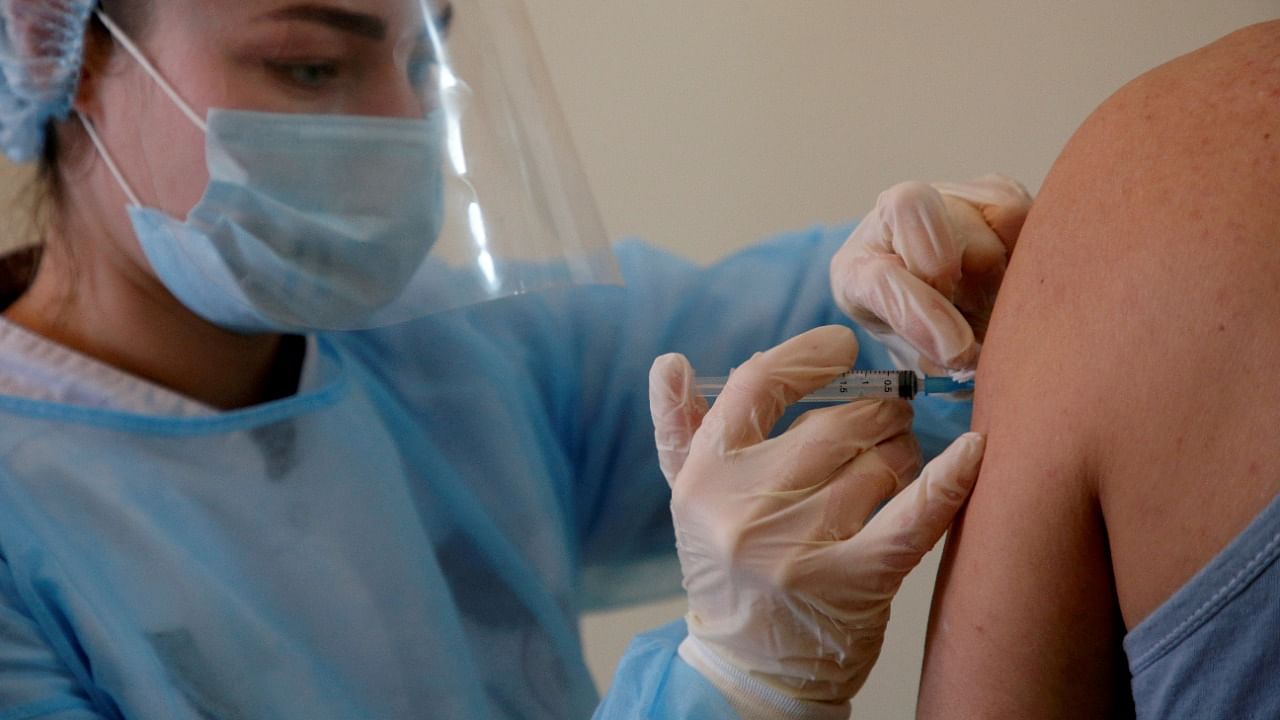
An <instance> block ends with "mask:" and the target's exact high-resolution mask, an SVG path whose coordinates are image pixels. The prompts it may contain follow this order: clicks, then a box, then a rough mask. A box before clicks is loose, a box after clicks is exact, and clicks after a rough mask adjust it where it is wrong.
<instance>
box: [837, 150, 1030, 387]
mask: <svg viewBox="0 0 1280 720" xmlns="http://www.w3.org/2000/svg"><path fill="white" fill-rule="evenodd" d="M1030 207H1031V196H1030V195H1029V194H1027V191H1026V190H1024V189H1023V188H1022V186H1021V185H1019V184H1018V183H1017V182H1015V181H1013V180H1011V179H1009V178H1006V177H1003V176H1001V175H985V176H983V177H980V178H976V179H974V180H969V181H967V182H960V183H934V184H932V185H927V184H925V183H920V182H905V183H901V184H898V185H895V186H893V187H891V188H889V189H888V190H885V191H884V192H883V193H881V194H880V197H879V198H877V199H876V206H875V209H873V210H872V211H871V212H870V213H869V214H868V215H867V216H866V217H865V218H863V220H862V222H861V223H860V224H859V225H858V227H857V229H855V230H854V231H853V234H852V235H850V236H849V239H848V240H847V241H846V242H845V244H844V246H843V247H842V248H841V249H840V250H839V251H838V252H837V253H836V255H835V257H834V258H833V259H832V261H831V289H832V291H833V293H834V294H835V300H836V304H837V305H839V306H840V309H842V310H844V312H845V313H846V314H848V315H849V317H851V318H853V319H854V320H855V321H856V322H858V324H860V325H862V326H863V327H865V328H866V329H867V330H869V331H871V332H872V333H873V334H874V335H875V336H876V338H877V339H878V340H880V341H882V342H883V343H884V344H885V346H886V347H888V348H889V350H890V351H891V352H892V353H893V354H894V355H895V359H896V360H897V361H898V362H899V363H900V364H901V365H902V366H903V367H904V368H909V369H914V370H917V371H920V372H924V373H925V374H927V375H938V374H945V373H946V371H956V370H972V369H973V368H975V367H977V364H978V352H979V350H980V347H981V342H982V339H983V336H984V335H985V334H986V331H987V322H988V321H989V320H990V318H991V309H992V307H993V306H994V305H995V299H996V291H997V290H999V289H1000V283H1001V281H1003V280H1004V271H1005V267H1006V265H1007V263H1008V259H1009V255H1010V254H1011V253H1012V252H1013V248H1014V245H1015V243H1016V242H1017V240H1018V233H1019V232H1021V230H1022V223H1023V221H1024V220H1026V217H1027V211H1028V210H1029V209H1030Z"/></svg>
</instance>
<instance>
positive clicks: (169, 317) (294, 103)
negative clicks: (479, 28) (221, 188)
mask: <svg viewBox="0 0 1280 720" xmlns="http://www.w3.org/2000/svg"><path fill="white" fill-rule="evenodd" d="M21 1H27V2H36V1H43V0H21ZM424 7H427V8H428V9H430V10H432V11H436V12H439V13H441V14H443V13H447V12H448V10H447V6H441V5H438V4H436V3H430V4H424V3H421V2H418V1H417V0H325V1H324V2H297V1H296V0H293V1H291V0H163V1H156V2H151V3H150V4H149V9H148V12H147V13H146V20H145V23H144V25H145V28H144V32H142V33H140V34H139V36H138V37H134V38H132V39H133V41H134V42H135V43H136V44H137V45H138V46H139V48H140V49H141V51H142V53H143V54H144V55H145V56H146V57H147V58H148V59H149V60H150V61H151V63H152V64H153V65H154V66H155V67H156V68H157V70H158V72H159V73H160V74H161V75H162V76H163V77H164V78H165V79H166V80H168V81H169V83H170V84H171V85H173V87H174V89H175V91H176V92H177V93H178V94H179V95H180V96H181V97H182V99H183V100H185V101H186V103H187V104H188V105H190V106H191V107H192V109H193V110H194V112H195V114H196V115H197V116H199V117H205V116H206V114H207V112H208V110H209V109H210V108H223V109H236V110H256V111H264V112H275V113H314V114H345V115H377V116H388V117H422V116H423V115H424V112H425V108H426V106H427V105H428V104H429V102H430V99H429V98H428V97H426V96H425V93H424V88H425V87H427V84H426V83H424V82H423V79H422V77H421V73H422V72H423V68H424V67H425V66H429V63H426V62H424V60H425V59H429V57H430V53H431V51H430V49H429V47H430V45H429V42H428V41H427V40H426V39H424V32H423V31H424V27H425V25H424V22H423V20H422V9H423V8H424ZM87 45H88V49H87V52H86V55H87V58H88V59H87V61H86V64H85V68H84V71H83V73H82V81H81V84H80V90H79V93H78V95H77V97H76V100H75V109H76V110H77V111H78V112H79V113H80V114H82V115H83V116H84V117H85V118H87V119H88V120H89V121H91V122H92V123H93V125H94V127H95V128H96V129H97V131H98V133H99V135H100V136H101V137H102V140H103V143H104V145H105V146H106V148H107V151H108V152H109V153H110V154H111V156H112V158H113V159H114V160H115V162H116V163H117V164H118V165H119V167H120V170H121V173H122V174H123V176H124V178H125V180H126V181H127V182H128V183H129V184H130V186H132V188H133V190H134V191H135V192H136V193H137V194H138V196H139V199H140V201H141V203H142V204H143V205H145V206H147V207H151V208H155V209H159V210H163V211H164V212H166V213H168V214H169V215H171V216H173V217H176V218H184V217H186V215H187V213H188V212H189V211H190V209H191V208H192V206H193V205H195V204H196V202H197V201H198V200H199V199H200V197H201V195H202V194H203V193H204V190H205V186H206V184H207V183H208V172H207V170H206V165H205V138H204V133H203V132H202V131H201V130H200V128H198V127H197V126H196V125H195V124H194V123H193V122H192V121H191V120H190V119H189V118H187V117H186V116H185V115H184V114H183V113H182V112H181V111H180V110H179V108H178V106H177V105H176V104H175V103H174V102H173V101H171V100H170V99H169V98H168V97H166V96H165V95H164V94H163V92H162V91H161V89H160V87H159V85H158V84H157V83H156V82H155V81H154V80H153V79H151V78H150V77H149V76H148V75H147V74H146V73H145V72H144V71H143V69H142V67H141V66H140V65H139V63H138V62H137V61H135V60H134V59H133V58H132V57H130V56H129V55H128V54H127V53H125V52H124V50H123V48H120V47H118V46H117V45H116V44H115V43H114V42H113V41H112V40H111V38H110V36H109V35H107V34H106V32H105V30H104V29H103V28H101V27H96V28H94V30H93V31H92V32H90V34H89V36H88V41H87ZM56 133H57V138H58V141H59V146H60V147H61V148H63V149H64V150H66V151H67V152H64V153H63V154H62V157H61V158H60V164H59V167H58V171H59V173H60V175H61V177H62V183H63V186H64V193H63V194H64V197H62V198H61V201H60V202H58V203H57V207H56V208H55V209H54V212H53V217H52V218H51V222H50V230H49V233H48V235H49V236H48V237H46V238H45V245H46V250H45V252H44V257H43V259H42V262H41V266H40V269H39V272H38V274H37V276H36V278H35V280H34V282H33V283H32V285H31V287H30V288H29V289H28V290H27V292H26V293H25V294H24V295H23V296H22V297H21V298H20V299H19V300H18V301H17V302H15V303H14V304H13V305H11V306H10V307H9V308H8V309H7V310H6V311H5V315H6V317H7V318H8V319H9V320H11V321H13V322H16V323H18V324H19V325H23V326H25V327H26V328H28V329H30V330H33V331H35V332H37V333H39V334H41V335H44V336H45V337H48V338H50V339H52V340H55V341H57V342H59V343H61V344H63V345H66V346H68V347H70V348H72V349H75V350H78V351H80V352H81V353H84V354H86V355H89V356H91V357H94V358H97V359H98V360H101V361H104V362H107V363H109V364H111V365H114V366H116V367H118V368H120V369H122V370H125V371H127V372H131V373H133V374H134V375H137V376H139V377H142V378H145V379H147V380H150V381H152V382H155V383H158V384H160V385H163V386H166V387H168V388H170V389H172V390H175V391H177V392H179V393H181V394H184V395H186V396H188V397H191V398H194V399H196V400H200V401H203V402H204V403H206V404H208V405H211V406H213V407H216V408H222V409H229V408H236V407H244V406H248V405H253V404H256V403H259V402H262V401H265V400H270V399H274V398H277V397H280V396H283V395H287V394H289V393H291V392H292V389H293V388H292V383H293V381H294V380H296V375H297V372H296V371H297V367H292V368H281V367H279V366H278V365H279V364H280V363H281V362H285V360H282V358H285V357H286V356H287V357H288V358H289V359H288V360H287V362H289V363H293V364H294V365H296V364H297V363H299V362H300V359H298V358H296V357H293V354H291V353H281V352H280V348H281V337H280V336H278V335H270V334H263V335H243V334H237V333H233V332H229V331H227V330H224V329H221V328H219V327H217V326H214V325H212V324H210V323H208V322H206V321H204V320H203V319H201V318H200V317H198V316H196V315H195V314H193V313H191V312H190V311H189V310H187V309H186V308H185V307H184V306H183V305H182V304H181V303H179V302H178V300H177V299H176V298H174V297H173V296H172V295H171V294H170V293H169V292H168V291H167V290H166V289H165V288H164V286H163V285H162V284H161V283H160V282H159V281H158V280H157V278H156V277H155V275H154V274H153V273H152V271H151V268H150V266H149V265H148V263H147V260H146V258H145V257H144V255H143V253H142V250H141V247H140V245H139V243H138V241H137V239H136V237H135V236H134V233H133V229H132V226H131V224H130V221H129V218H128V215H127V214H126V206H127V204H128V199H127V197H126V196H125V194H124V192H123V191H122V189H121V188H120V187H119V185H118V184H117V183H116V181H115V180H114V179H113V178H112V176H111V175H110V173H109V172H108V169H107V166H106V164H105V163H104V162H103V160H102V159H101V158H100V157H98V155H97V154H95V153H94V152H93V148H92V147H91V146H90V145H89V144H88V142H87V141H86V139H85V133H84V130H83V128H82V127H81V126H80V123H79V120H78V119H76V118H74V117H73V118H72V119H70V120H68V121H65V122H63V123H62V124H61V125H60V126H59V127H58V128H57V130H56ZM282 378H283V380H282Z"/></svg>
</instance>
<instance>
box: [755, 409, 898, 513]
mask: <svg viewBox="0 0 1280 720" xmlns="http://www.w3.org/2000/svg"><path fill="white" fill-rule="evenodd" d="M912 417H913V413H912V409H911V403H909V402H907V401H905V400H858V401H855V402H850V403H842V404H840V405H833V406H831V407H825V408H820V409H818V410H810V411H809V412H807V413H805V414H804V415H801V416H800V417H799V418H798V419H797V420H796V422H795V423H793V424H792V425H791V427H790V428H788V429H787V431H786V432H784V433H782V434H781V435H779V436H778V437H776V438H773V439H771V440H769V441H768V445H769V446H770V447H769V453H768V455H769V460H768V463H769V466H770V467H769V469H768V471H767V472H763V473H760V478H761V479H762V480H763V481H765V482H767V483H769V484H768V486H767V487H759V488H754V491H755V493H757V494H770V495H775V496H778V497H786V496H794V497H795V499H797V500H798V499H800V498H801V497H803V496H805V495H809V494H812V493H814V492H816V491H818V490H819V489H820V488H822V487H823V486H824V485H826V484H827V483H828V482H830V481H831V479H832V478H833V477H834V476H835V473H836V471H838V470H839V469H840V468H841V467H842V466H844V465H845V464H847V463H848V462H849V461H850V460H853V459H855V458H857V457H858V456H860V455H862V454H864V453H866V452H867V451H869V450H871V449H872V448H874V447H876V446H877V445H879V444H880V443H882V442H884V441H885V440H888V439H889V438H892V437H894V436H896V435H900V434H902V433H905V432H907V431H908V430H909V429H910V428H911V420H912ZM761 457H763V454H762V455H761Z"/></svg>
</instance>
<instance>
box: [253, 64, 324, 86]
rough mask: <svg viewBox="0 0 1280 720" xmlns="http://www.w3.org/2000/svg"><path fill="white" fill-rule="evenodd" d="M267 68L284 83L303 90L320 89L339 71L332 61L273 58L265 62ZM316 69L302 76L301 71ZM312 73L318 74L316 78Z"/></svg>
mask: <svg viewBox="0 0 1280 720" xmlns="http://www.w3.org/2000/svg"><path fill="white" fill-rule="evenodd" d="M266 67H267V69H268V70H269V71H270V72H271V73H272V74H274V75H276V76H277V77H279V78H280V79H282V80H283V81H285V82H286V83H288V84H290V85H293V86H295V87H298V88H302V89H304V90H317V89H320V88H321V87H322V86H323V85H324V84H325V83H327V82H329V81H331V80H333V79H335V78H337V77H338V75H339V74H340V73H341V68H340V67H339V64H338V63H336V62H332V61H306V62H303V61H296V62H295V61H283V60H273V61H268V62H267V63H266ZM312 70H318V71H319V72H318V73H314V74H313V76H312V77H302V76H301V73H307V72H309V71H312ZM314 75H319V77H318V78H316V77H314Z"/></svg>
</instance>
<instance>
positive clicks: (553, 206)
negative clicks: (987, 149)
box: [85, 0, 621, 331]
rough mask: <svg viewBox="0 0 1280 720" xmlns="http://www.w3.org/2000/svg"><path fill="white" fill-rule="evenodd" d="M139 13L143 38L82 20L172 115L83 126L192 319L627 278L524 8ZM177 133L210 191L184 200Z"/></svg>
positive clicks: (190, 0)
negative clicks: (128, 135) (122, 126)
mask: <svg viewBox="0 0 1280 720" xmlns="http://www.w3.org/2000/svg"><path fill="white" fill-rule="evenodd" d="M153 5H154V7H155V8H156V9H155V10H154V11H153V12H154V14H155V17H153V18H149V19H148V20H147V30H146V33H145V35H144V37H143V38H140V39H135V38H131V37H130V36H129V33H128V32H127V31H126V30H125V29H124V27H122V25H121V24H120V23H118V22H116V19H115V18H113V17H111V15H110V14H109V10H110V7H111V3H107V6H106V9H107V10H108V12H100V13H99V14H98V19H99V21H100V22H102V23H103V25H104V26H105V27H107V28H108V30H109V32H110V34H111V36H112V38H113V39H114V41H115V42H116V44H117V46H118V50H119V51H121V52H127V53H128V55H129V56H131V59H129V58H121V59H120V60H119V62H136V63H137V64H138V66H139V68H140V69H142V70H143V71H144V72H145V82H146V83H149V84H150V85H149V86H148V90H147V91H146V92H145V93H144V96H145V97H146V98H147V99H146V103H147V104H148V105H154V104H157V103H159V104H162V105H163V106H164V107H163V108H162V109H161V111H160V112H159V114H160V115H161V116H163V117H166V118H167V120H165V121H164V122H167V123H168V124H167V125H166V126H164V129H163V131H156V130H154V128H153V129H152V130H151V131H148V130H147V128H145V127H143V128H140V129H139V131H138V132H137V133H135V134H136V135H137V137H138V138H139V139H138V141H137V146H126V147H123V148H118V147H111V143H109V142H106V141H105V139H106V135H107V133H106V132H103V131H102V128H97V129H95V127H94V124H93V123H92V122H90V121H89V120H88V119H85V126H86V128H87V129H88V131H89V134H90V136H91V138H92V139H93V141H94V143H95V145H96V146H97V148H98V151H99V154H100V155H101V156H102V157H103V159H104V160H105V161H106V162H107V164H108V166H109V167H110V169H111V171H112V173H113V174H114V175H115V176H116V179H117V181H118V182H120V184H121V187H122V188H123V189H124V190H125V192H126V194H127V195H128V196H129V198H130V203H131V206H130V208H129V214H130V219H131V221H132V223H133V227H134V230H135V233H136V234H137V236H138V239H139V242H140V243H141V245H142V249H143V251H144V253H145V254H146V257H147V259H148V261H149V262H150V264H151V266H152V269H153V270H154V271H155V272H156V274H157V276H158V277H159V278H160V280H161V281H162V282H163V283H164V284H165V286H166V287H167V288H168V289H169V290H170V291H171V292H173V293H174V295H176V296H177V297H178V299H179V300H181V301H182V302H183V303H184V304H185V305H186V306H187V307H188V308H190V309H191V310H193V311H195V312H196V313H197V314H199V315H201V316H203V317H204V318H206V319H207V320H210V321H211V322H214V323H216V324H219V325H222V326H224V327H229V328H233V329H238V330H244V331H307V330H347V329H360V328H368V327H377V326H383V325H389V324H393V323H398V322H402V321H406V320H411V319H414V318H416V317H419V316H422V315H426V314H429V313H434V312H438V311H442V310H447V309H450V308H456V307H460V306H464V305H469V304H472V303H477V302H482V301H486V300H492V299H496V298H501V297H506V296H510V295H514V294H520V293H528V292H533V291H537V290H541V289H545V288H549V287H554V286H561V285H568V284H593V283H610V284H614V283H620V282H621V280H620V276H619V273H618V271H617V267H616V264H615V261H614V258H613V254H612V251H611V250H610V248H609V247H608V244H607V241H606V237H605V233H604V229H603V225H602V223H601V221H600V219H599V216H598V213H597V210H596V207H595V204H594V201H593V199H592V196H591V192H590V190H589V188H588V186H587V183H586V180H585V178H584V176H583V173H582V171H581V169H580V167H579V165H578V161H577V156H576V154H575V152H574V149H573V146H572V143H571V142H570V139H569V136H568V131H567V128H566V125H565V123H564V120H563V118H562V116H561V113H560V110H559V106H558V104H557V102H556V99H555V95H554V92H553V89H552V87H551V84H550V81H549V78H548V76H547V73H546V71H545V68H544V66H543V64H542V60H541V56H540V53H539V51H538V48H537V46H536V43H535V40H534V38H533V35H532V30H531V28H530V23H529V21H528V18H527V16H526V14H525V8H524V5H523V0H326V1H324V2H305V3H302V2H289V1H286V0H254V1H251V2H229V1H227V0H203V1H201V2H197V1H196V0H181V1H180V2H176V3H170V2H157V3H154V4H153ZM178 7H181V8H184V9H185V12H186V13H187V15H185V16H183V17H182V18H181V19H180V20H176V21H175V20H172V16H173V13H175V12H177V9H176V8H178ZM193 12H194V13H196V16H193V15H191V13H193ZM171 22H176V23H178V24H179V25H181V26H182V27H187V28H192V27H194V28H202V30H201V31H200V32H194V33H193V34H192V36H193V37H196V38H198V42H192V41H191V40H190V39H189V38H188V40H187V42H186V44H182V43H179V39H180V36H181V35H182V34H183V33H184V32H187V31H184V30H181V29H178V30H176V31H175V33H176V36H171V35H158V34H159V33H166V32H168V31H167V30H166V29H165V28H166V27H168V26H169V24H170V23H171ZM204 45H207V47H203V46H204ZM175 113H181V114H180V115H178V114H175ZM156 115H157V112H156V111H155V108H153V107H147V108H142V109H141V110H140V117H139V120H138V122H139V124H140V125H146V124H147V123H148V120H147V118H153V117H155V116H156ZM109 117H110V116H108V118H109ZM177 118H181V119H180V120H176V119H177ZM175 123H176V124H177V125H180V126H181V127H179V128H178V129H176V130H174V129H173V127H174V125H175ZM193 129H198V131H199V132H201V133H203V134H204V144H203V148H202V149H203V158H197V157H194V156H193V157H192V158H191V162H190V163H188V165H189V166H194V165H200V164H203V165H205V166H206V167H200V168H198V169H199V170H201V171H203V170H205V169H207V172H208V180H207V183H199V187H198V188H191V187H187V188H186V190H185V194H186V196H187V197H186V198H185V199H184V198H183V194H184V190H183V186H184V184H185V185H191V184H192V181H191V180H190V178H189V176H190V175H191V174H193V173H194V172H195V170H196V169H197V168H195V167H189V168H188V172H187V176H186V177H184V176H183V174H182V173H183V168H182V167H175V166H176V165H180V164H181V163H180V161H179V160H177V159H175V155H178V156H180V155H181V152H180V150H179V149H178V148H180V147H181V146H182V142H181V141H180V140H179V139H177V138H181V137H183V136H184V134H185V136H186V137H188V138H190V137H193V135H192V131H193ZM168 133H172V137H173V138H174V139H172V145H171V148H172V149H173V152H166V148H165V145H166V143H168V142H170V140H169V137H168ZM148 135H149V136H150V137H148ZM195 137H198V136H195ZM187 144H188V145H190V144H191V143H187ZM129 153H132V155H129ZM121 154H125V156H126V158H128V159H131V160H136V159H137V158H139V157H141V161H138V162H133V163H127V162H120V163H117V162H115V161H113V156H116V157H117V159H118V156H120V155H121ZM201 160H202V161H203V162H200V161H201ZM203 179H204V178H203V176H202V177H201V178H200V180H203ZM192 202H194V205H192V204H191V203H192ZM186 208H190V209H189V210H186Z"/></svg>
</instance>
